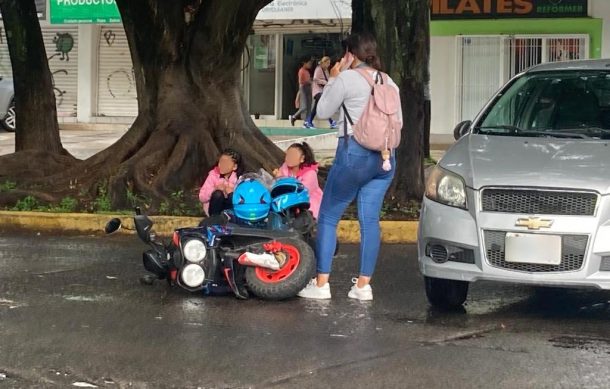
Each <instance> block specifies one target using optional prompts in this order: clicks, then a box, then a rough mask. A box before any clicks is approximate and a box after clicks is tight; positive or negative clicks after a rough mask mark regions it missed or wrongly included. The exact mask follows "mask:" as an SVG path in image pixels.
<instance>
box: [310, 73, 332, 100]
mask: <svg viewBox="0 0 610 389" xmlns="http://www.w3.org/2000/svg"><path fill="white" fill-rule="evenodd" d="M325 75H326V77H324V76H325ZM328 77H329V74H328V71H325V70H324V69H322V66H318V67H317V68H316V70H315V71H314V72H313V86H312V88H311V94H312V96H314V97H315V95H317V94H318V93H322V89H324V86H325V85H326V83H327V82H328Z"/></svg>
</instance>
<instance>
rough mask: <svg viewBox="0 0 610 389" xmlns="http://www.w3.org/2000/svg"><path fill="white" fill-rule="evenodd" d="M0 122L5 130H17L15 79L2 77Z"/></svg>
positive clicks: (0, 81) (0, 82)
mask: <svg viewBox="0 0 610 389" xmlns="http://www.w3.org/2000/svg"><path fill="white" fill-rule="evenodd" d="M0 124H1V125H2V127H4V129H5V130H7V131H10V132H15V129H16V122H15V90H14V89H13V80H11V79H10V78H3V77H0Z"/></svg>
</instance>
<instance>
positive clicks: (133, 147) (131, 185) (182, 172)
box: [0, 0, 283, 208]
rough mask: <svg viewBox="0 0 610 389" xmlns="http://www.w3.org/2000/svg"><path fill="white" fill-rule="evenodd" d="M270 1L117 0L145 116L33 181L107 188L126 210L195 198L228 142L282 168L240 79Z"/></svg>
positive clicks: (80, 189)
mask: <svg viewBox="0 0 610 389" xmlns="http://www.w3.org/2000/svg"><path fill="white" fill-rule="evenodd" d="M270 2H271V0H206V1H200V0H199V1H198V0H194V1H186V0H181V1H166V0H117V5H118V8H119V11H120V13H121V17H122V19H123V26H124V28H125V32H126V35H127V40H128V42H129V47H130V51H131V57H132V61H133V67H134V73H135V79H136V88H137V92H138V107H139V109H138V116H137V118H136V120H135V122H134V124H133V125H132V127H131V128H130V129H129V131H127V133H126V134H125V135H124V136H123V137H122V138H121V139H119V140H118V141H117V142H116V143H115V144H113V145H112V146H110V147H109V148H107V149H106V150H103V151H101V152H100V153H98V154H96V155H94V156H92V157H91V158H89V159H88V160H86V161H82V162H78V163H76V164H72V167H70V168H68V169H65V170H64V171H62V172H60V173H58V174H53V175H51V176H48V177H44V178H38V179H36V180H35V181H34V182H33V183H34V184H36V185H39V186H44V187H45V188H52V189H50V190H49V191H51V192H54V196H55V198H56V199H61V197H62V196H65V195H66V194H67V193H66V192H67V191H68V192H70V193H80V194H82V193H84V192H87V191H88V192H89V193H90V194H91V196H93V197H95V196H96V191H97V190H99V188H100V187H104V186H106V185H107V190H108V192H107V193H109V195H110V198H111V200H112V204H113V206H114V207H117V208H118V207H124V206H127V205H129V202H128V197H129V196H128V193H131V194H138V195H140V196H141V197H142V198H147V199H151V200H152V203H153V204H154V203H156V204H159V201H161V200H162V199H167V198H168V197H169V194H170V193H172V192H177V191H180V190H182V191H183V193H186V194H188V195H190V194H191V193H193V190H194V189H195V188H196V187H198V186H199V185H201V183H202V181H203V179H204V178H205V175H206V174H207V171H208V170H209V169H210V168H212V167H213V165H214V164H215V163H216V161H217V159H218V157H219V154H220V151H221V150H222V149H224V148H227V147H231V148H234V149H236V150H238V151H239V152H241V153H242V156H243V160H244V166H245V168H246V169H248V170H254V169H258V168H260V167H263V168H266V169H267V170H269V171H271V170H272V169H274V168H275V167H277V166H279V163H280V162H281V160H282V157H283V153H282V151H281V150H280V149H279V148H277V147H276V146H275V145H274V144H273V142H271V141H270V140H269V139H268V138H267V137H266V136H264V135H263V134H262V133H261V132H260V130H259V129H258V128H256V126H255V125H254V122H253V121H252V120H251V118H250V115H249V113H248V112H247V110H246V107H245V104H244V102H243V97H242V90H241V89H242V88H241V85H240V71H241V67H240V64H241V56H242V53H243V50H244V47H245V44H246V40H247V38H248V36H249V34H250V33H251V31H252V26H253V24H254V20H255V19H256V15H257V14H258V11H259V10H260V9H261V8H262V7H263V6H264V5H266V4H268V3H270ZM1 159H2V158H1V157H0V164H1ZM1 175H2V174H1V172H0V176H1ZM67 188H69V189H67Z"/></svg>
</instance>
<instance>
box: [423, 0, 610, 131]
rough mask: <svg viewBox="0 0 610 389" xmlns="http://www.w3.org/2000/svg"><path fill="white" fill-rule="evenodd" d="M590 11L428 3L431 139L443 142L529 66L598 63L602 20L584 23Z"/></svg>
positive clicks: (525, 0)
mask: <svg viewBox="0 0 610 389" xmlns="http://www.w3.org/2000/svg"><path fill="white" fill-rule="evenodd" d="M601 1H603V0H601ZM590 3H591V5H590ZM593 3H595V1H591V2H588V1H587V0H536V1H535V0H518V1H517V0H514V1H513V0H434V1H433V2H432V22H431V59H430V73H431V95H432V125H431V126H432V129H431V132H432V133H436V134H451V133H452V130H453V127H454V126H455V124H456V123H458V122H460V121H461V120H466V119H473V118H474V116H475V115H476V114H477V113H478V112H479V110H480V109H481V108H482V106H483V105H484V104H485V102H486V101H487V100H488V99H489V98H490V97H491V96H492V95H493V94H494V93H495V92H496V91H497V90H498V88H499V87H501V86H502V85H503V84H504V83H505V82H506V81H508V80H509V79H510V78H511V77H512V76H514V75H516V74H518V73H520V72H522V71H524V70H526V69H527V68H529V67H531V66H534V65H537V64H540V63H545V62H557V61H565V60H574V59H588V58H600V57H601V55H602V33H603V28H604V20H603V19H601V18H595V17H590V16H589V15H594V14H593V13H592V11H593V10H596V9H597V8H596V7H595V5H594V4H593ZM606 15H608V14H606ZM606 17H607V16H606ZM448 64H449V66H448Z"/></svg>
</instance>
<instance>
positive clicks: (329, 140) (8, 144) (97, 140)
mask: <svg viewBox="0 0 610 389" xmlns="http://www.w3.org/2000/svg"><path fill="white" fill-rule="evenodd" d="M257 124H258V125H259V126H260V128H261V131H262V132H263V133H264V134H265V135H267V136H268V137H269V139H271V140H272V141H273V142H274V143H275V144H276V145H277V146H278V147H280V148H281V149H286V148H287V147H288V146H289V145H290V144H292V143H295V142H303V141H306V142H308V143H309V144H310V145H311V147H312V148H313V149H314V151H315V152H316V156H317V158H319V159H323V158H328V157H332V156H333V155H334V153H335V149H336V146H337V136H336V132H335V131H334V130H330V129H328V128H325V127H322V125H321V124H320V126H321V127H320V128H319V129H316V130H309V129H305V128H301V127H291V126H290V123H289V122H288V121H287V120H285V121H275V122H274V123H272V124H274V125H276V126H281V127H267V126H266V125H265V124H266V122H264V121H261V122H260V123H257ZM60 128H61V131H60V136H61V141H62V143H63V145H64V147H65V148H66V149H67V150H68V151H69V152H70V153H72V155H74V156H75V157H76V158H79V159H86V158H89V157H91V156H92V155H94V154H95V153H97V152H99V151H101V150H103V149H105V148H106V147H108V146H110V145H111V144H113V143H114V142H116V141H117V140H118V139H119V138H120V137H121V136H123V134H125V132H127V130H128V129H129V124H81V123H77V124H69V123H62V124H60ZM431 143H432V144H431V149H432V151H431V154H432V157H433V158H434V159H436V160H438V159H439V158H440V157H442V155H443V154H444V151H445V150H447V148H448V147H449V146H450V145H451V144H452V143H453V137H452V136H451V135H432V136H431ZM14 151H15V134H13V133H10V132H5V131H1V130H0V155H5V154H10V153H13V152H14Z"/></svg>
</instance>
